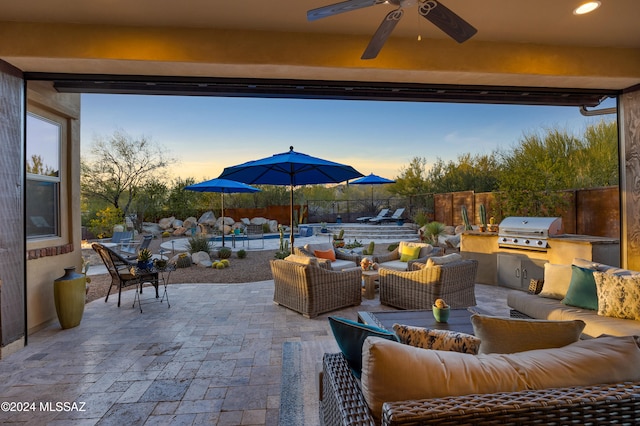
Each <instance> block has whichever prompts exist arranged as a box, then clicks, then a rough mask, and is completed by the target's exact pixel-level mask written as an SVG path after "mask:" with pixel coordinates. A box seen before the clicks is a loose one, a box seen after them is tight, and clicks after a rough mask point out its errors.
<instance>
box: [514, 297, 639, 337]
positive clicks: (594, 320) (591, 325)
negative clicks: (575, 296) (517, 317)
mask: <svg viewBox="0 0 640 426" xmlns="http://www.w3.org/2000/svg"><path fill="white" fill-rule="evenodd" d="M507 304H508V305H509V306H510V307H511V308H513V309H515V310H517V311H520V312H522V313H524V314H526V315H528V316H530V317H533V318H540V319H550V320H565V321H566V320H576V319H579V320H582V321H584V322H585V323H586V324H587V325H586V326H585V327H584V330H583V331H582V336H581V338H583V339H584V338H587V337H598V336H600V335H601V334H610V335H612V336H633V335H640V321H634V320H627V319H620V318H611V317H603V316H600V315H598V312H597V311H592V310H589V309H582V308H575V307H573V306H567V305H563V304H562V302H560V301H559V300H555V299H546V298H544V297H539V296H538V295H535V294H529V293H525V292H523V291H518V290H511V291H509V292H508V293H507Z"/></svg>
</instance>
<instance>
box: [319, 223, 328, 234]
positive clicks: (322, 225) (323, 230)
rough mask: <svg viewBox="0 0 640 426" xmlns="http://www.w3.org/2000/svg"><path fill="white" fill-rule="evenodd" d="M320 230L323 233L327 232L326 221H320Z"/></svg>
mask: <svg viewBox="0 0 640 426" xmlns="http://www.w3.org/2000/svg"><path fill="white" fill-rule="evenodd" d="M320 232H322V233H323V234H326V233H327V232H329V230H328V229H327V222H320Z"/></svg>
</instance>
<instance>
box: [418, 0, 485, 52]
mask: <svg viewBox="0 0 640 426" xmlns="http://www.w3.org/2000/svg"><path fill="white" fill-rule="evenodd" d="M418 13H419V14H420V15H422V16H423V17H424V18H425V19H428V20H429V21H431V23H433V24H434V25H435V26H436V27H438V28H440V29H441V30H442V31H444V32H445V33H447V35H448V36H449V37H451V38H452V39H454V40H455V41H457V42H458V43H463V42H465V41H467V40H469V39H470V38H471V37H473V35H474V34H475V33H477V32H478V30H477V29H475V28H474V27H473V26H472V25H471V24H469V23H468V22H467V21H465V20H464V19H462V18H461V17H459V16H458V15H456V14H455V13H454V12H453V11H452V10H451V9H449V8H447V7H445V6H444V5H443V4H442V3H440V2H438V1H436V0H426V1H424V2H420V5H419V6H418Z"/></svg>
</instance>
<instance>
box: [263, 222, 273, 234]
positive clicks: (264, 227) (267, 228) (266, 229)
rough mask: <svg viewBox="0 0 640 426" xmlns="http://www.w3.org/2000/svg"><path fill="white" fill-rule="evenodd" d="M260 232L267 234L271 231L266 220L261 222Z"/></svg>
mask: <svg viewBox="0 0 640 426" xmlns="http://www.w3.org/2000/svg"><path fill="white" fill-rule="evenodd" d="M262 232H264V233H265V234H268V233H269V232H271V228H270V227H269V223H268V222H267V223H263V224H262Z"/></svg>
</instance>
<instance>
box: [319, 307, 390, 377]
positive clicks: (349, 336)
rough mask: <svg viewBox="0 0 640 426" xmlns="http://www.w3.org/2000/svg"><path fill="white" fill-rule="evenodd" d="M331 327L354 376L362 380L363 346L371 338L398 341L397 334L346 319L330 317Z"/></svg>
mask: <svg viewBox="0 0 640 426" xmlns="http://www.w3.org/2000/svg"><path fill="white" fill-rule="evenodd" d="M329 325H330V326H331V331H333V336H334V337H335V338H336V342H337V343H338V347H339V348H340V351H341V352H342V355H344V357H345V359H346V360H347V363H348V364H349V367H351V371H352V372H353V374H354V375H355V376H356V377H357V378H360V373H361V371H362V344H363V343H364V341H365V339H366V338H367V337H369V336H376V337H382V338H383V339H388V340H393V341H396V342H397V341H398V339H397V337H396V335H395V333H393V332H389V331H387V330H384V329H382V328H378V327H374V326H372V325H366V324H361V323H359V322H356V321H351V320H348V319H346V318H339V317H333V316H331V317H329Z"/></svg>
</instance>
